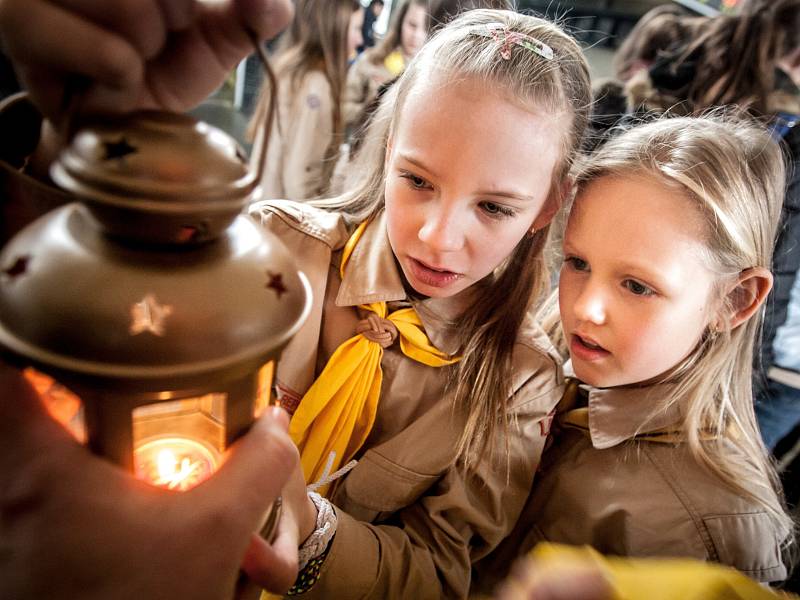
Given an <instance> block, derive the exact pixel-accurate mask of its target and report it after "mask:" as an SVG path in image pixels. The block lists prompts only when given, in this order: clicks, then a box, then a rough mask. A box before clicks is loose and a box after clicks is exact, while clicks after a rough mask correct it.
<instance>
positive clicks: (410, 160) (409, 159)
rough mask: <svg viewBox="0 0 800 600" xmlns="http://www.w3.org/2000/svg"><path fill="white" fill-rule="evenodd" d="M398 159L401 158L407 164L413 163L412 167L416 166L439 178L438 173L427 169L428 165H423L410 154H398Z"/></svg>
mask: <svg viewBox="0 0 800 600" xmlns="http://www.w3.org/2000/svg"><path fill="white" fill-rule="evenodd" d="M398 157H399V158H400V159H402V160H404V161H405V162H408V163H411V164H412V165H414V166H415V167H417V168H420V169H422V170H423V171H425V172H426V173H428V174H429V175H433V176H434V177H436V176H437V175H436V173H434V172H433V171H431V170H430V168H429V167H427V166H426V165H424V164H423V163H422V162H421V161H420V160H419V159H417V158H414V157H413V156H411V155H410V154H407V153H405V152H399V153H398Z"/></svg>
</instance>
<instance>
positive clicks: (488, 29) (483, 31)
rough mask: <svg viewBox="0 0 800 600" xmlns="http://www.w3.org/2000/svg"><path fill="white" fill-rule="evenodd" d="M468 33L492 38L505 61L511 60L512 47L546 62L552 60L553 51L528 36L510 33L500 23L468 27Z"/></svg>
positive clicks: (516, 32)
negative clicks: (539, 57)
mask: <svg viewBox="0 0 800 600" xmlns="http://www.w3.org/2000/svg"><path fill="white" fill-rule="evenodd" d="M469 33H470V34H472V35H479V36H481V37H486V38H492V39H493V40H495V41H496V42H498V43H499V44H500V56H502V57H503V58H504V59H505V60H510V59H511V49H512V48H513V47H514V46H519V47H520V48H525V49H526V50H530V51H531V52H535V53H536V54H538V55H539V56H541V57H542V58H544V59H547V60H553V57H554V54H553V49H552V48H551V47H550V46H548V45H547V44H545V43H544V42H541V41H539V40H537V39H536V38H534V37H531V36H529V35H528V34H527V33H521V32H519V31H511V30H510V29H509V28H508V27H507V26H506V25H503V24H502V23H487V24H485V25H475V26H473V27H470V30H469Z"/></svg>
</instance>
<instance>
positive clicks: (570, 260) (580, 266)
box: [564, 256, 589, 271]
mask: <svg viewBox="0 0 800 600" xmlns="http://www.w3.org/2000/svg"><path fill="white" fill-rule="evenodd" d="M564 264H566V265H569V267H570V268H571V269H572V270H573V271H588V270H589V263H587V262H586V261H585V260H583V259H582V258H578V257H577V256H567V257H566V258H565V259H564Z"/></svg>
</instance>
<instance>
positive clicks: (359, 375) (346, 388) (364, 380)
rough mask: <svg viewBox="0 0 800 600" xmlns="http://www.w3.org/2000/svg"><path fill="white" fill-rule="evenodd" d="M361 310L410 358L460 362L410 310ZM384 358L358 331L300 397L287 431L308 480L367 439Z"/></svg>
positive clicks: (381, 305)
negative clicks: (394, 332)
mask: <svg viewBox="0 0 800 600" xmlns="http://www.w3.org/2000/svg"><path fill="white" fill-rule="evenodd" d="M367 223H368V222H364V223H362V224H361V225H359V226H358V228H356V230H355V232H354V233H353V235H352V236H350V239H349V240H347V244H345V247H344V251H343V253H342V263H341V266H340V267H339V272H340V274H341V276H342V278H344V270H345V266H346V265H347V262H348V261H349V259H350V255H351V254H352V253H353V250H354V249H355V247H356V244H357V243H358V240H359V239H360V238H361V236H362V234H363V233H364V230H365V229H366V228H367ZM361 308H363V309H365V310H367V311H369V312H370V313H371V314H372V315H376V316H377V318H374V317H372V318H370V319H365V320H364V321H361V322H360V323H359V326H361V325H362V324H364V323H366V322H369V323H368V324H374V325H376V326H377V327H378V328H380V327H383V328H384V329H383V330H382V331H381V332H376V335H377V336H378V337H380V336H383V335H387V336H388V335H389V334H388V333H387V331H386V330H387V329H392V326H394V328H396V330H397V333H398V334H399V336H400V349H401V350H402V352H403V354H405V355H406V356H408V357H409V358H411V359H413V360H416V361H417V362H420V363H423V364H425V365H428V366H430V367H443V366H445V365H451V364H453V363H455V362H458V361H459V360H460V357H458V356H456V357H452V358H450V357H448V356H447V355H446V354H444V353H443V352H441V351H440V350H438V349H436V347H435V346H434V345H433V344H432V343H431V341H430V340H429V339H428V336H427V335H426V334H425V329H424V327H423V325H422V321H421V320H420V318H419V316H418V315H417V313H416V311H415V310H414V309H413V308H403V309H400V310H397V311H395V312H393V313H391V314H389V315H387V309H386V302H373V303H371V304H362V305H361ZM380 321H383V323H381V322H380ZM386 321H388V322H389V323H386ZM373 331H374V328H373ZM365 333H367V334H370V333H372V332H370V331H365ZM392 339H393V338H392ZM387 345H388V344H387ZM382 356H383V347H382V346H381V344H379V343H378V342H376V341H370V340H369V339H367V337H365V335H364V333H357V334H356V335H355V336H353V337H351V338H350V339H349V340H347V341H345V342H343V343H342V344H341V345H340V346H339V347H338V348H337V349H336V351H335V352H334V353H333V355H332V356H331V357H330V359H329V360H328V364H327V365H325V368H324V369H323V371H322V373H320V375H319V377H317V379H316V381H314V383H313V384H312V386H311V388H310V389H309V390H308V391H307V392H306V394H305V396H303V399H302V400H301V401H300V405H299V406H298V407H297V411H296V412H295V413H294V416H293V417H292V421H291V424H290V425H289V434H290V435H291V436H292V439H293V440H294V442H295V444H297V447H298V448H299V449H300V462H301V464H302V466H303V473H304V475H305V478H306V481H307V482H314V481H319V480H320V479H321V478H322V477H325V476H327V475H328V474H329V473H330V472H332V471H335V470H337V469H338V468H339V466H340V465H343V464H346V463H347V461H349V460H350V459H351V458H352V457H353V456H354V455H355V453H356V452H357V451H358V449H359V448H361V446H362V444H363V443H364V441H365V440H366V439H367V436H368V435H369V432H370V430H371V429H372V425H373V423H374V422H375V413H376V412H377V409H378V400H379V398H380V392H381V381H382V379H383V373H382V372H381V357H382ZM332 453H333V454H332ZM331 457H332V459H331ZM327 487H328V486H327V485H323V486H321V487H320V490H318V491H319V493H321V494H323V495H324V493H325V492H326V491H327Z"/></svg>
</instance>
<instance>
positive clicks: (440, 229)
mask: <svg viewBox="0 0 800 600" xmlns="http://www.w3.org/2000/svg"><path fill="white" fill-rule="evenodd" d="M418 236H419V239H420V240H421V241H422V242H423V243H425V244H426V245H427V246H428V247H429V248H430V249H431V250H433V251H436V252H456V251H458V250H461V249H462V248H463V247H464V225H463V223H461V222H460V219H459V218H458V215H455V214H453V213H452V212H449V211H445V210H441V209H439V210H436V209H434V210H432V211H431V212H430V213H428V214H427V215H426V217H425V220H424V222H423V224H422V227H421V228H420V230H419V234H418Z"/></svg>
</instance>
